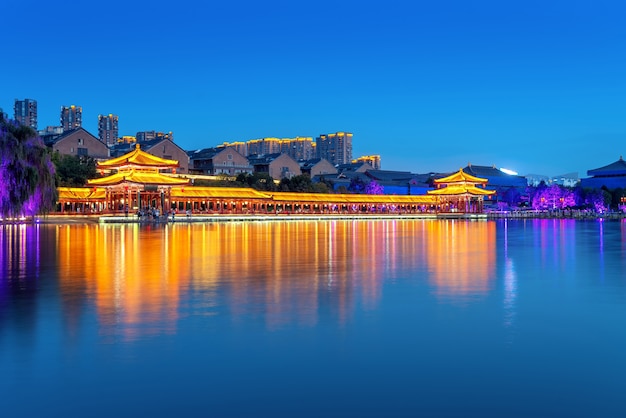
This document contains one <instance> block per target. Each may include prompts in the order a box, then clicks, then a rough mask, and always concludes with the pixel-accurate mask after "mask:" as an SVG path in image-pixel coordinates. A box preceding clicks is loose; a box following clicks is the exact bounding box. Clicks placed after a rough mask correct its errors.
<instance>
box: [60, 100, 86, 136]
mask: <svg viewBox="0 0 626 418" xmlns="http://www.w3.org/2000/svg"><path fill="white" fill-rule="evenodd" d="M82 125H83V108H82V107H79V106H74V105H71V106H69V107H67V106H61V127H62V128H63V132H67V131H71V130H72V129H76V128H80V127H81V126H82Z"/></svg>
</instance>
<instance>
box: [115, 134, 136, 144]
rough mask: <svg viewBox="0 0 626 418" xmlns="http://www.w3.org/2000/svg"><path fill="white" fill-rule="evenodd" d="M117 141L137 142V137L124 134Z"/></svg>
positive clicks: (124, 142)
mask: <svg viewBox="0 0 626 418" xmlns="http://www.w3.org/2000/svg"><path fill="white" fill-rule="evenodd" d="M117 142H118V143H121V144H134V143H135V142H137V137H134V136H132V135H123V136H122V137H121V138H118V139H117Z"/></svg>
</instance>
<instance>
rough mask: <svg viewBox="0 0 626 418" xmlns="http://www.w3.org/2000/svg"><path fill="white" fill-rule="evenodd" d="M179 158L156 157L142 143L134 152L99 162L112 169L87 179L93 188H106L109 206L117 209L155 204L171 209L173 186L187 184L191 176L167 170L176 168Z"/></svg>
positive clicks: (152, 206) (155, 206)
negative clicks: (179, 175)
mask: <svg viewBox="0 0 626 418" xmlns="http://www.w3.org/2000/svg"><path fill="white" fill-rule="evenodd" d="M176 167H178V161H175V160H167V159H163V158H159V157H156V156H154V155H152V154H148V153H147V152H145V151H142V150H141V148H140V147H139V144H137V146H136V147H135V149H134V150H132V151H131V152H129V153H127V154H124V155H122V156H120V157H117V158H112V159H110V160H107V161H103V162H98V163H97V169H99V170H102V171H104V170H112V171H115V172H114V173H112V174H110V175H109V176H106V177H102V178H97V179H92V180H88V181H87V185H88V186H90V187H92V188H94V189H95V188H103V189H104V191H105V202H104V204H105V208H104V209H105V210H107V211H116V210H123V211H125V212H128V211H129V210H136V209H143V208H152V209H159V210H160V211H161V213H165V212H166V211H167V210H168V206H169V205H168V203H167V202H169V201H170V199H171V192H172V187H174V186H185V185H188V184H189V179H186V178H180V177H173V176H169V175H166V174H163V173H162V172H161V171H162V170H175V169H176Z"/></svg>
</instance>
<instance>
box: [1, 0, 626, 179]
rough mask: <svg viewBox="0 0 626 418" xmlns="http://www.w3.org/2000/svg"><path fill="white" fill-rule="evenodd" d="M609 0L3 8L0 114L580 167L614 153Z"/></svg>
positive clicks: (618, 66) (181, 136)
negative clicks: (348, 136) (333, 139)
mask: <svg viewBox="0 0 626 418" xmlns="http://www.w3.org/2000/svg"><path fill="white" fill-rule="evenodd" d="M623 4H624V3H623V2H620V1H612V2H603V1H585V2H582V1H576V0H568V1H546V0H543V1H529V0H525V1H519V2H518V1H501V0H500V1H469V0H465V1H445V0H443V1H427V2H414V1H392V0H391V1H390V0H387V1H384V2H376V3H368V2H366V1H350V2H346V1H337V0H335V1H307V2H304V1H293V2H292V1H272V0H264V1H258V2H252V1H221V2H211V1H202V0H191V1H180V2H161V1H144V0H141V1H133V0H126V1H119V0H111V1H106V2H87V1H78V2H73V3H66V2H65V3H64V2H57V1H47V0H45V1H44V0H35V1H31V2H27V3H23V2H22V3H19V2H7V4H3V6H2V9H3V11H2V16H1V17H0V19H1V21H2V22H1V24H0V34H1V35H2V40H3V44H4V45H3V50H4V57H5V59H3V63H2V71H0V76H1V78H0V107H1V108H3V109H4V111H5V112H6V113H8V114H9V116H11V117H12V116H13V101H14V99H15V98H19V99H23V98H32V99H36V100H37V101H38V107H39V127H40V129H41V128H44V127H45V126H47V125H58V123H59V109H60V106H62V105H71V104H75V105H78V106H82V108H83V127H85V128H86V129H87V130H89V131H90V132H92V133H94V134H96V135H97V116H98V114H108V113H115V114H117V115H119V118H120V122H119V126H120V135H134V134H135V133H136V132H137V131H140V130H160V131H173V132H174V138H175V142H176V143H178V144H179V145H180V146H181V147H183V148H185V149H195V148H200V147H208V146H213V145H216V144H219V143H222V142H223V141H245V140H249V139H254V138H261V137H294V136H313V137H315V136H317V135H319V134H321V133H329V132H336V131H349V132H353V133H354V140H353V148H354V156H355V157H356V156H359V155H364V154H380V155H381V157H382V164H383V168H384V169H398V170H410V171H413V172H418V173H422V172H428V171H440V172H441V171H452V170H456V169H458V168H460V167H462V166H465V165H466V164H467V163H468V162H471V163H473V164H477V165H492V164H495V165H496V166H498V167H506V168H511V169H515V170H517V171H518V172H520V174H529V173H539V174H548V175H557V174H563V173H567V172H578V173H579V175H581V176H583V177H584V176H586V171H587V170H588V169H592V168H597V167H600V166H603V165H606V164H608V163H611V162H613V161H615V160H617V159H618V158H619V157H620V155H622V154H623V153H624V152H625V151H626V147H625V146H624V143H625V141H624V140H625V139H626V118H625V116H626V114H625V111H626V100H625V99H626V94H625V93H626V25H625V24H624V21H625V18H624V17H625V16H626V5H623Z"/></svg>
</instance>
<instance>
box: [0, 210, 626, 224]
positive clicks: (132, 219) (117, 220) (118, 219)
mask: <svg viewBox="0 0 626 418" xmlns="http://www.w3.org/2000/svg"><path fill="white" fill-rule="evenodd" d="M625 218H626V214H624V213H621V212H618V213H604V214H597V213H593V212H588V211H499V212H496V211H493V212H486V213H481V214H475V213H471V214H470V213H437V214H435V213H415V214H389V213H385V214H290V213H281V214H237V215H233V214H229V215H223V214H214V215H206V214H191V215H177V216H175V217H174V218H172V217H171V216H168V217H165V216H159V217H158V218H153V217H150V216H143V217H138V216H134V215H128V216H126V215H124V214H119V215H101V214H88V215H87V214H82V215H78V214H72V215H65V214H64V215H60V214H51V215H46V216H38V217H35V218H34V219H25V220H16V221H6V220H5V221H4V222H0V224H19V223H33V222H34V223H39V224H85V223H94V224H100V223H102V224H131V223H132V224H151V223H152V224H153V223H172V222H174V223H207V222H208V223H214V222H289V221H291V222H294V221H327V220H350V221H357V220H358V221H370V220H385V219H398V220H402V219H423V220H442V219H447V220H453V219H455V220H470V221H478V220H497V219H575V220H595V219H605V220H622V219H625Z"/></svg>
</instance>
